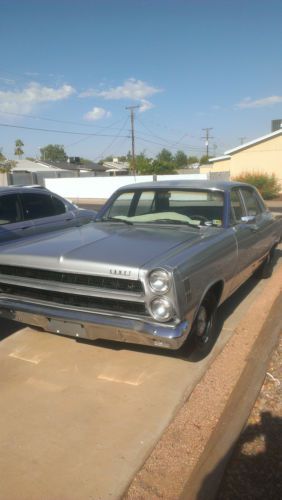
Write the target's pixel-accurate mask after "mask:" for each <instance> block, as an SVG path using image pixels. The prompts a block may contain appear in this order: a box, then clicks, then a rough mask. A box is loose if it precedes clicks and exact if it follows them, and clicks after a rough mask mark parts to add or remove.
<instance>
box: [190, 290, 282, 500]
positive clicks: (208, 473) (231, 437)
mask: <svg viewBox="0 0 282 500" xmlns="http://www.w3.org/2000/svg"><path fill="white" fill-rule="evenodd" d="M281 309H282V293H280V295H279V296H278V297H277V299H276V301H275V302H274V304H273V306H272V308H271V310H270V313H269V317H268V318H267V319H266V321H265V323H264V325H263V327H262V329H261V331H260V334H259V336H258V338H257V340H256V341H255V344H254V346H253V350H252V353H251V355H250V356H249V359H248V364H247V365H246V367H245V369H244V370H243V372H242V374H241V376H240V378H239V380H238V382H237V384H236V385H235V387H234V390H233V391H232V393H231V395H230V397H229V400H228V402H227V403H226V406H225V409H224V411H223V413H222V415H221V417H220V419H219V421H218V423H217V425H216V427H215V429H214V430H213V432H212V434H211V436H210V439H209V441H208V442H207V444H206V446H205V449H204V452H203V454H202V455H201V457H200V460H199V461H198V463H197V465H196V467H195V468H194V470H193V472H192V474H191V476H190V478H189V480H188V481H187V483H186V485H185V487H184V489H183V493H182V495H181V496H180V498H181V499H182V500H187V499H189V500H194V499H195V500H196V499H197V500H212V499H213V498H215V495H216V493H217V490H218V487H219V484H220V481H221V479H222V476H223V473H224V469H225V466H226V463H227V461H228V459H229V458H230V455H231V453H232V450H233V447H234V445H235V443H236V441H237V439H238V437H239V435H240V433H241V431H242V429H243V427H244V425H245V423H246V421H247V418H248V416H249V414H250V412H251V409H252V407H253V405H254V402H255V400H256V397H257V395H258V393H259V391H260V388H261V385H262V383H263V380H264V378H265V372H266V370H267V366H268V363H269V360H270V357H271V354H272V352H273V349H274V348H275V345H276V344H277V341H278V338H279V334H280V333H281V331H282V318H281ZM258 360H259V362H258Z"/></svg>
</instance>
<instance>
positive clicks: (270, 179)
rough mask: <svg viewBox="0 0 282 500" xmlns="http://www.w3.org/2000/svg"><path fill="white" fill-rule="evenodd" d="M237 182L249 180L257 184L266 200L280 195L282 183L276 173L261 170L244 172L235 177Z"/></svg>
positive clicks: (249, 182)
mask: <svg viewBox="0 0 282 500" xmlns="http://www.w3.org/2000/svg"><path fill="white" fill-rule="evenodd" d="M233 180H234V181H237V182H247V183H248V184H252V185H253V186H255V187H256V188H257V189H258V191H259V192H260V194H261V195H262V197H263V198H264V199H265V200H271V199H272V198H275V197H276V196H278V195H279V193H280V191H281V185H280V183H279V181H278V179H277V177H276V176H275V175H274V174H267V173H261V172H250V173H249V172H242V173H241V174H240V175H238V176H237V177H234V178H233Z"/></svg>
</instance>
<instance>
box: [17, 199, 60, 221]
mask: <svg viewBox="0 0 282 500" xmlns="http://www.w3.org/2000/svg"><path fill="white" fill-rule="evenodd" d="M21 199H22V205H23V212H24V219H25V220H31V219H40V218H43V217H50V216H52V215H56V214H55V207H54V205H53V203H52V197H51V196H50V195H46V194H41V193H40V194H39V193H22V194H21Z"/></svg>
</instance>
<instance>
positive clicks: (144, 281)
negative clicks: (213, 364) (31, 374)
mask: <svg viewBox="0 0 282 500" xmlns="http://www.w3.org/2000/svg"><path fill="white" fill-rule="evenodd" d="M281 235H282V219H281V218H277V217H275V216H274V215H273V214H272V213H271V212H269V211H268V210H267V209H266V207H265V204H264V202H263V200H262V198H261V196H260V195H259V193H258V192H257V191H256V190H255V189H254V188H253V187H252V186H250V185H247V184H240V183H227V182H225V183H223V182H217V183H216V182H207V181H200V182H196V181H191V182H185V181H160V182H152V183H146V184H145V183H144V184H143V183H142V184H134V185H129V186H126V187H124V188H122V189H119V190H118V191H117V192H115V193H114V195H113V196H112V197H111V198H110V199H109V201H108V202H107V203H106V204H105V206H104V207H103V208H102V209H101V211H100V212H99V213H98V216H97V218H96V221H95V222H93V223H90V224H87V225H85V226H82V227H79V228H73V229H68V230H63V231H57V232H54V233H49V234H48V235H40V236H38V237H37V238H33V239H32V241H31V240H29V241H28V240H25V241H23V240H21V241H18V242H15V243H14V244H13V245H9V248H8V247H7V246H6V247H5V248H4V247H3V249H2V250H1V253H0V312H1V314H2V316H5V317H8V318H12V319H15V320H17V321H22V322H24V323H27V324H31V325H35V326H39V327H42V328H43V329H45V330H47V331H51V332H56V333H59V334H64V335H70V336H74V337H82V338H87V339H110V340H115V341H122V342H130V343H136V344H143V345H150V346H156V347H162V348H167V349H178V348H180V347H181V346H182V344H184V342H186V340H187V341H188V342H192V343H193V344H194V345H195V346H196V347H198V348H199V349H202V348H203V347H205V346H207V345H212V344H213V337H214V323H215V315H216V310H217V308H218V306H219V305H220V304H221V303H222V302H224V301H225V300H226V299H227V298H228V297H229V296H230V295H231V294H232V293H233V292H234V291H235V290H237V288H238V287H240V285H242V283H244V282H245V281H246V280H247V279H248V278H249V277H250V276H251V275H252V274H253V273H254V272H255V271H257V272H258V273H260V275H261V276H267V275H268V274H269V270H270V267H271V259H272V256H273V252H274V248H275V246H276V245H277V244H278V243H279V241H280V240H281Z"/></svg>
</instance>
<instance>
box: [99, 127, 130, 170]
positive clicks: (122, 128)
mask: <svg viewBox="0 0 282 500" xmlns="http://www.w3.org/2000/svg"><path fill="white" fill-rule="evenodd" d="M127 123H128V117H126V119H125V121H124V123H123V125H122V126H121V128H120V129H119V131H118V133H117V134H116V135H115V137H114V139H113V140H112V141H111V142H110V144H109V145H108V146H107V147H106V148H105V149H104V150H103V151H102V153H101V154H100V155H99V156H96V158H95V161H97V159H99V158H104V155H105V152H106V151H108V149H110V148H111V147H112V145H113V144H114V143H115V141H116V140H117V139H120V138H121V137H122V136H121V135H120V134H121V132H122V131H123V130H124V129H125V127H126V124H127ZM123 138H126V139H128V136H125V137H124V136H123Z"/></svg>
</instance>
